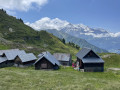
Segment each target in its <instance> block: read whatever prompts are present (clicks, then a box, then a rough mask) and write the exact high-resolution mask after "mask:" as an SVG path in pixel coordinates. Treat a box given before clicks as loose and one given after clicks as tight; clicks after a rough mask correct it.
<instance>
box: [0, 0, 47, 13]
mask: <svg viewBox="0 0 120 90" xmlns="http://www.w3.org/2000/svg"><path fill="white" fill-rule="evenodd" d="M47 2H48V0H0V8H3V9H5V10H8V11H11V10H19V11H28V10H29V9H31V8H36V7H39V8H40V7H41V6H43V5H45V4H46V3H47ZM33 4H36V6H35V5H33Z"/></svg>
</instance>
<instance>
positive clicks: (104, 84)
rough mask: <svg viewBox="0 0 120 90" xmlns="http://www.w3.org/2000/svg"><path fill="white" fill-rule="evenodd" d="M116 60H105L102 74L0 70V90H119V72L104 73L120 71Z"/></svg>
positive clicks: (115, 57) (64, 69) (119, 61)
mask: <svg viewBox="0 0 120 90" xmlns="http://www.w3.org/2000/svg"><path fill="white" fill-rule="evenodd" d="M73 58H74V59H75V57H73ZM119 58H120V55H117V54H114V55H112V56H111V57H110V58H104V60H105V71H104V72H79V71H76V70H74V69H73V68H72V67H60V69H59V70H55V71H44V70H34V67H27V68H16V67H7V68H1V69H0V90H120V71H112V70H109V71H108V70H107V69H108V68H111V67H113V68H120V65H119V64H120V59H119ZM115 60H116V62H115Z"/></svg>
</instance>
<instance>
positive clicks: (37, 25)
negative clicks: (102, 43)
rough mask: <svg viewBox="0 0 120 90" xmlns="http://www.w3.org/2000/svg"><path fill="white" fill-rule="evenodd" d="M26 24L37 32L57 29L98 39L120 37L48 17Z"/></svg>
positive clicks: (98, 29) (119, 35) (101, 30)
mask: <svg viewBox="0 0 120 90" xmlns="http://www.w3.org/2000/svg"><path fill="white" fill-rule="evenodd" d="M25 24H26V25H29V26H31V27H32V28H34V29H35V30H46V29H56V30H58V31H60V30H63V29H64V30H65V32H66V33H68V32H69V33H70V32H71V33H72V32H73V33H75V32H76V33H77V34H81V35H88V36H93V37H96V38H101V37H120V32H117V33H111V32H107V31H106V30H104V29H100V28H90V27H88V26H86V25H83V24H71V23H69V22H67V21H65V20H60V19H58V18H55V19H50V18H48V17H44V18H41V19H40V20H38V21H36V22H34V23H29V22H27V23H25Z"/></svg>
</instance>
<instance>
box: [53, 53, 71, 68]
mask: <svg viewBox="0 0 120 90" xmlns="http://www.w3.org/2000/svg"><path fill="white" fill-rule="evenodd" d="M53 56H54V57H55V58H56V59H57V60H58V61H59V62H60V64H61V65H63V66H70V65H71V64H72V60H71V55H70V54H67V53H54V54H53Z"/></svg>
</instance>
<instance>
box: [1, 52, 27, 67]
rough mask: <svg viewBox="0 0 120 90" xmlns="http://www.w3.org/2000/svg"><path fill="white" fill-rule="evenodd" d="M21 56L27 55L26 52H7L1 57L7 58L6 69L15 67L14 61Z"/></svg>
mask: <svg viewBox="0 0 120 90" xmlns="http://www.w3.org/2000/svg"><path fill="white" fill-rule="evenodd" d="M19 54H26V52H25V51H24V50H10V51H7V52H5V53H3V55H2V56H1V57H6V58H7V61H6V67H8V66H13V65H14V59H15V57H16V56H17V55H19Z"/></svg>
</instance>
